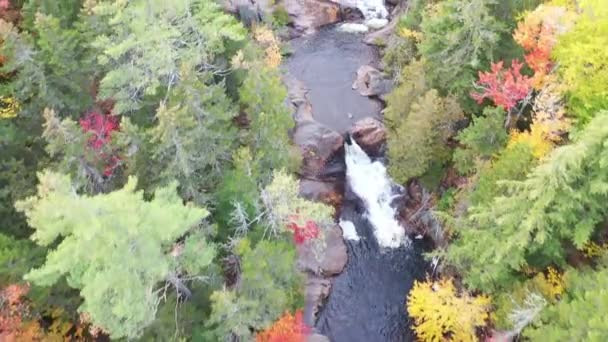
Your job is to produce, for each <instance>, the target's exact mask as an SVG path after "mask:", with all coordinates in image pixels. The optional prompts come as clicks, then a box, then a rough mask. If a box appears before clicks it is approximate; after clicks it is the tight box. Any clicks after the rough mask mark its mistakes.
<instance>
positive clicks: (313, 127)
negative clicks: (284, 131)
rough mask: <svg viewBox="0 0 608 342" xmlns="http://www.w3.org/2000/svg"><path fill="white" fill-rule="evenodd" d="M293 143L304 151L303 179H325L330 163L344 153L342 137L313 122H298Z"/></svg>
mask: <svg viewBox="0 0 608 342" xmlns="http://www.w3.org/2000/svg"><path fill="white" fill-rule="evenodd" d="M293 141H294V143H295V144H296V145H298V146H299V147H300V149H301V150H302V168H301V171H300V175H301V176H302V178H308V179H322V178H324V177H325V175H326V174H327V172H326V167H327V166H328V163H329V162H330V161H331V160H332V158H333V157H335V156H338V155H339V153H343V151H344V138H343V137H342V135H340V134H339V133H338V132H336V131H334V130H332V129H330V128H327V127H325V126H324V125H322V124H320V123H318V122H316V121H313V120H307V121H302V122H298V124H297V125H296V128H295V131H294V133H293Z"/></svg>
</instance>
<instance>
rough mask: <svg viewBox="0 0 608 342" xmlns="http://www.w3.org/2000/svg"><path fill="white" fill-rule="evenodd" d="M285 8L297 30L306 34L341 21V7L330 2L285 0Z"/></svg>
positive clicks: (320, 0) (321, 0)
mask: <svg viewBox="0 0 608 342" xmlns="http://www.w3.org/2000/svg"><path fill="white" fill-rule="evenodd" d="M283 7H284V8H285V10H286V11H287V13H289V16H290V17H291V18H292V24H293V26H294V27H295V28H296V30H298V31H299V32H301V33H304V34H308V33H312V32H314V31H315V30H316V29H317V28H319V27H321V26H325V25H329V24H333V23H336V22H338V21H340V6H339V5H338V4H336V3H333V2H329V1H323V0H285V1H284V2H283Z"/></svg>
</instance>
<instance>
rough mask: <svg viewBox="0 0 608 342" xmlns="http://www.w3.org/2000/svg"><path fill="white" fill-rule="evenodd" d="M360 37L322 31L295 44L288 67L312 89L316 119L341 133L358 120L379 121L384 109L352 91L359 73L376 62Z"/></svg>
mask: <svg viewBox="0 0 608 342" xmlns="http://www.w3.org/2000/svg"><path fill="white" fill-rule="evenodd" d="M361 37H362V36H361V35H357V34H352V33H346V32H339V31H337V30H336V29H335V28H334V27H328V28H325V29H322V30H320V31H319V32H318V33H316V34H315V35H313V36H309V37H302V38H299V39H297V40H293V41H292V42H291V43H292V48H293V49H294V53H293V55H292V56H290V57H289V60H288V61H287V63H286V67H287V69H288V71H289V73H290V74H291V75H292V76H294V77H295V78H296V79H298V80H300V81H302V82H304V84H305V85H306V86H307V88H308V89H309V93H308V98H309V100H310V102H311V104H312V108H313V116H314V118H315V119H316V120H317V121H319V122H320V123H322V124H324V125H326V126H327V127H329V128H332V129H334V130H336V131H338V132H340V133H344V132H346V130H348V128H349V127H350V126H351V125H352V124H353V123H354V122H355V121H357V120H359V119H362V118H365V117H369V116H375V117H379V116H380V110H381V109H382V107H381V104H380V103H379V102H378V101H375V100H372V99H369V98H368V97H365V96H361V95H360V94H359V93H358V92H357V91H356V90H353V89H352V84H353V82H354V81H355V78H356V73H357V69H358V68H359V67H360V66H361V65H365V64H372V65H373V64H375V61H376V60H377V53H376V50H375V48H373V47H371V46H369V45H366V44H364V43H363V42H362V41H361ZM349 113H350V114H351V115H352V118H349V116H348V114H349Z"/></svg>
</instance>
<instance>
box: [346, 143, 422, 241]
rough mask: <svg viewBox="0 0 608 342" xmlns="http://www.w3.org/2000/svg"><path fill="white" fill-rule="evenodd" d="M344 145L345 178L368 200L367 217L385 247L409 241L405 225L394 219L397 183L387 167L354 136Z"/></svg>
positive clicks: (366, 202)
mask: <svg viewBox="0 0 608 342" xmlns="http://www.w3.org/2000/svg"><path fill="white" fill-rule="evenodd" d="M350 140H351V143H350V144H348V143H347V144H345V145H344V148H345V151H346V157H345V159H346V179H347V182H348V184H349V186H350V188H351V189H352V191H353V192H354V193H355V194H356V195H357V196H358V197H359V198H360V199H361V200H362V201H363V202H364V203H365V206H366V208H367V214H366V217H367V219H368V220H369V221H370V222H371V224H372V226H373V227H374V235H375V236H376V239H377V240H378V244H379V245H380V246H382V247H391V248H395V247H399V246H401V245H402V244H404V243H405V244H406V245H407V244H409V242H410V241H409V239H408V238H407V237H406V236H405V232H404V229H403V227H402V226H401V225H400V224H399V222H397V220H396V219H395V215H396V212H395V209H394V208H393V207H392V206H391V202H392V201H393V199H394V198H395V197H396V195H394V194H393V190H394V189H395V187H396V185H395V184H394V182H393V181H392V180H391V179H390V178H389V177H388V174H387V173H386V167H385V166H384V165H383V164H382V163H381V162H379V161H372V159H371V158H370V157H369V156H368V155H367V154H365V152H364V151H363V150H362V149H361V147H360V146H359V145H358V144H357V142H356V141H355V140H354V139H350Z"/></svg>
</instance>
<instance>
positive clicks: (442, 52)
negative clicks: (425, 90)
mask: <svg viewBox="0 0 608 342" xmlns="http://www.w3.org/2000/svg"><path fill="white" fill-rule="evenodd" d="M496 3H497V1H495V0H447V1H441V2H438V3H436V4H432V5H430V6H429V7H428V8H427V11H426V13H425V14H424V15H423V19H422V24H421V28H422V34H423V39H422V41H421V42H420V44H419V45H418V48H419V51H420V54H421V56H422V57H423V58H424V59H425V61H426V67H425V70H426V73H427V77H428V79H429V81H430V83H431V86H432V87H433V88H436V89H439V90H441V91H442V94H443V95H445V94H446V93H453V94H454V95H456V96H458V98H459V99H466V96H467V94H468V93H469V90H470V88H471V86H472V84H473V81H474V79H475V75H476V70H479V69H486V67H487V66H488V64H489V62H490V61H491V60H492V59H493V55H494V49H495V47H496V45H497V44H498V42H499V40H500V38H501V35H502V34H503V33H504V32H505V26H504V24H502V23H500V22H499V21H498V20H497V19H496V18H495V16H494V15H493V6H495V5H496Z"/></svg>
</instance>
